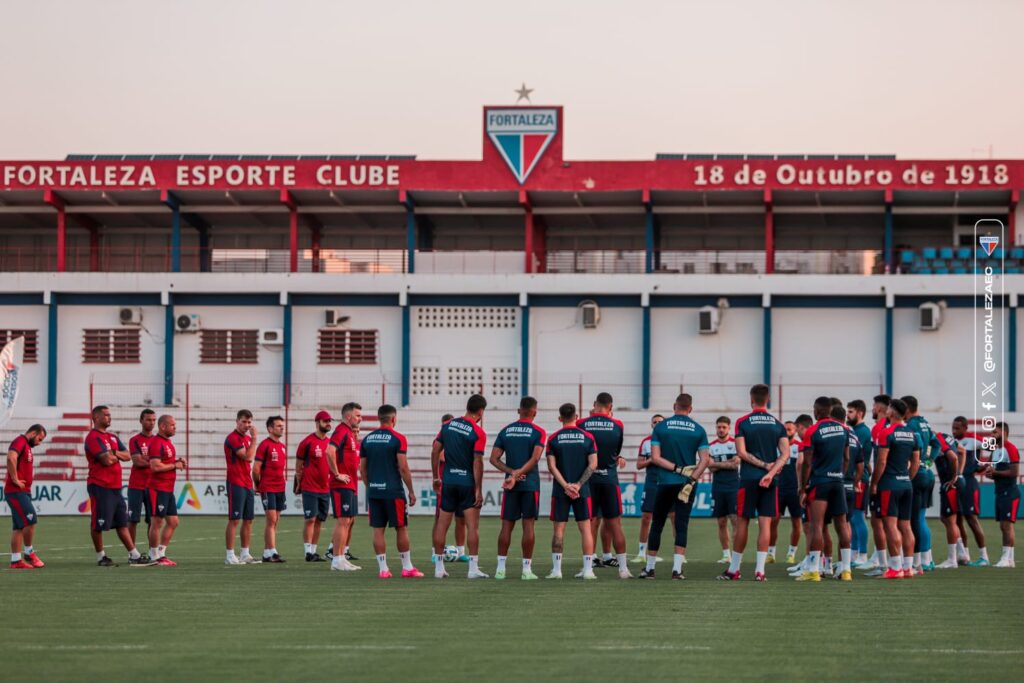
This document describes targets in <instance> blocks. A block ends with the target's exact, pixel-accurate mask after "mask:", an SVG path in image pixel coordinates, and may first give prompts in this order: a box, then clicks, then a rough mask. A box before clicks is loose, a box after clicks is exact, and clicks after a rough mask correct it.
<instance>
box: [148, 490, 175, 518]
mask: <svg viewBox="0 0 1024 683" xmlns="http://www.w3.org/2000/svg"><path fill="white" fill-rule="evenodd" d="M146 492H147V493H148V494H149V510H150V513H151V514H152V515H153V516H154V517H177V516H178V501H176V500H175V499H174V494H173V493H171V492H170V491H155V490H153V489H147V490H146Z"/></svg>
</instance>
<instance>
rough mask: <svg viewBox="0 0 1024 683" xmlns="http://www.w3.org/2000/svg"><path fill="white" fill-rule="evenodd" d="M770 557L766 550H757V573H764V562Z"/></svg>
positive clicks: (755, 570)
mask: <svg viewBox="0 0 1024 683" xmlns="http://www.w3.org/2000/svg"><path fill="white" fill-rule="evenodd" d="M767 559H768V553H767V552H766V551H761V550H758V551H757V566H755V567H754V573H755V574H764V563H765V561H766V560H767Z"/></svg>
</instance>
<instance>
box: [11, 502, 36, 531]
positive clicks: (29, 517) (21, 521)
mask: <svg viewBox="0 0 1024 683" xmlns="http://www.w3.org/2000/svg"><path fill="white" fill-rule="evenodd" d="M5 496H6V498H7V506H8V507H10V508H11V524H12V526H13V527H14V530H15V531H21V530H22V529H24V528H25V527H28V526H32V525H34V524H35V523H36V521H37V517H36V509H35V507H34V506H33V505H32V496H31V495H29V494H27V493H8V494H5Z"/></svg>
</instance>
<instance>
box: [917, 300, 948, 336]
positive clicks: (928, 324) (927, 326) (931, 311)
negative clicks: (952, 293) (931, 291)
mask: <svg viewBox="0 0 1024 683" xmlns="http://www.w3.org/2000/svg"><path fill="white" fill-rule="evenodd" d="M942 309H943V305H942V302H939V303H935V302H933V301H928V302H925V303H923V304H921V305H920V306H918V307H917V313H918V317H919V319H920V320H919V322H920V327H921V329H922V330H925V331H927V332H933V331H935V330H937V329H939V328H940V327H942Z"/></svg>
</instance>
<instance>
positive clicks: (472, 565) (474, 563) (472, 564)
mask: <svg viewBox="0 0 1024 683" xmlns="http://www.w3.org/2000/svg"><path fill="white" fill-rule="evenodd" d="M479 563H480V556H479V555H470V556H469V571H470V572H475V571H479V570H480V568H479V566H478V565H479Z"/></svg>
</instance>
